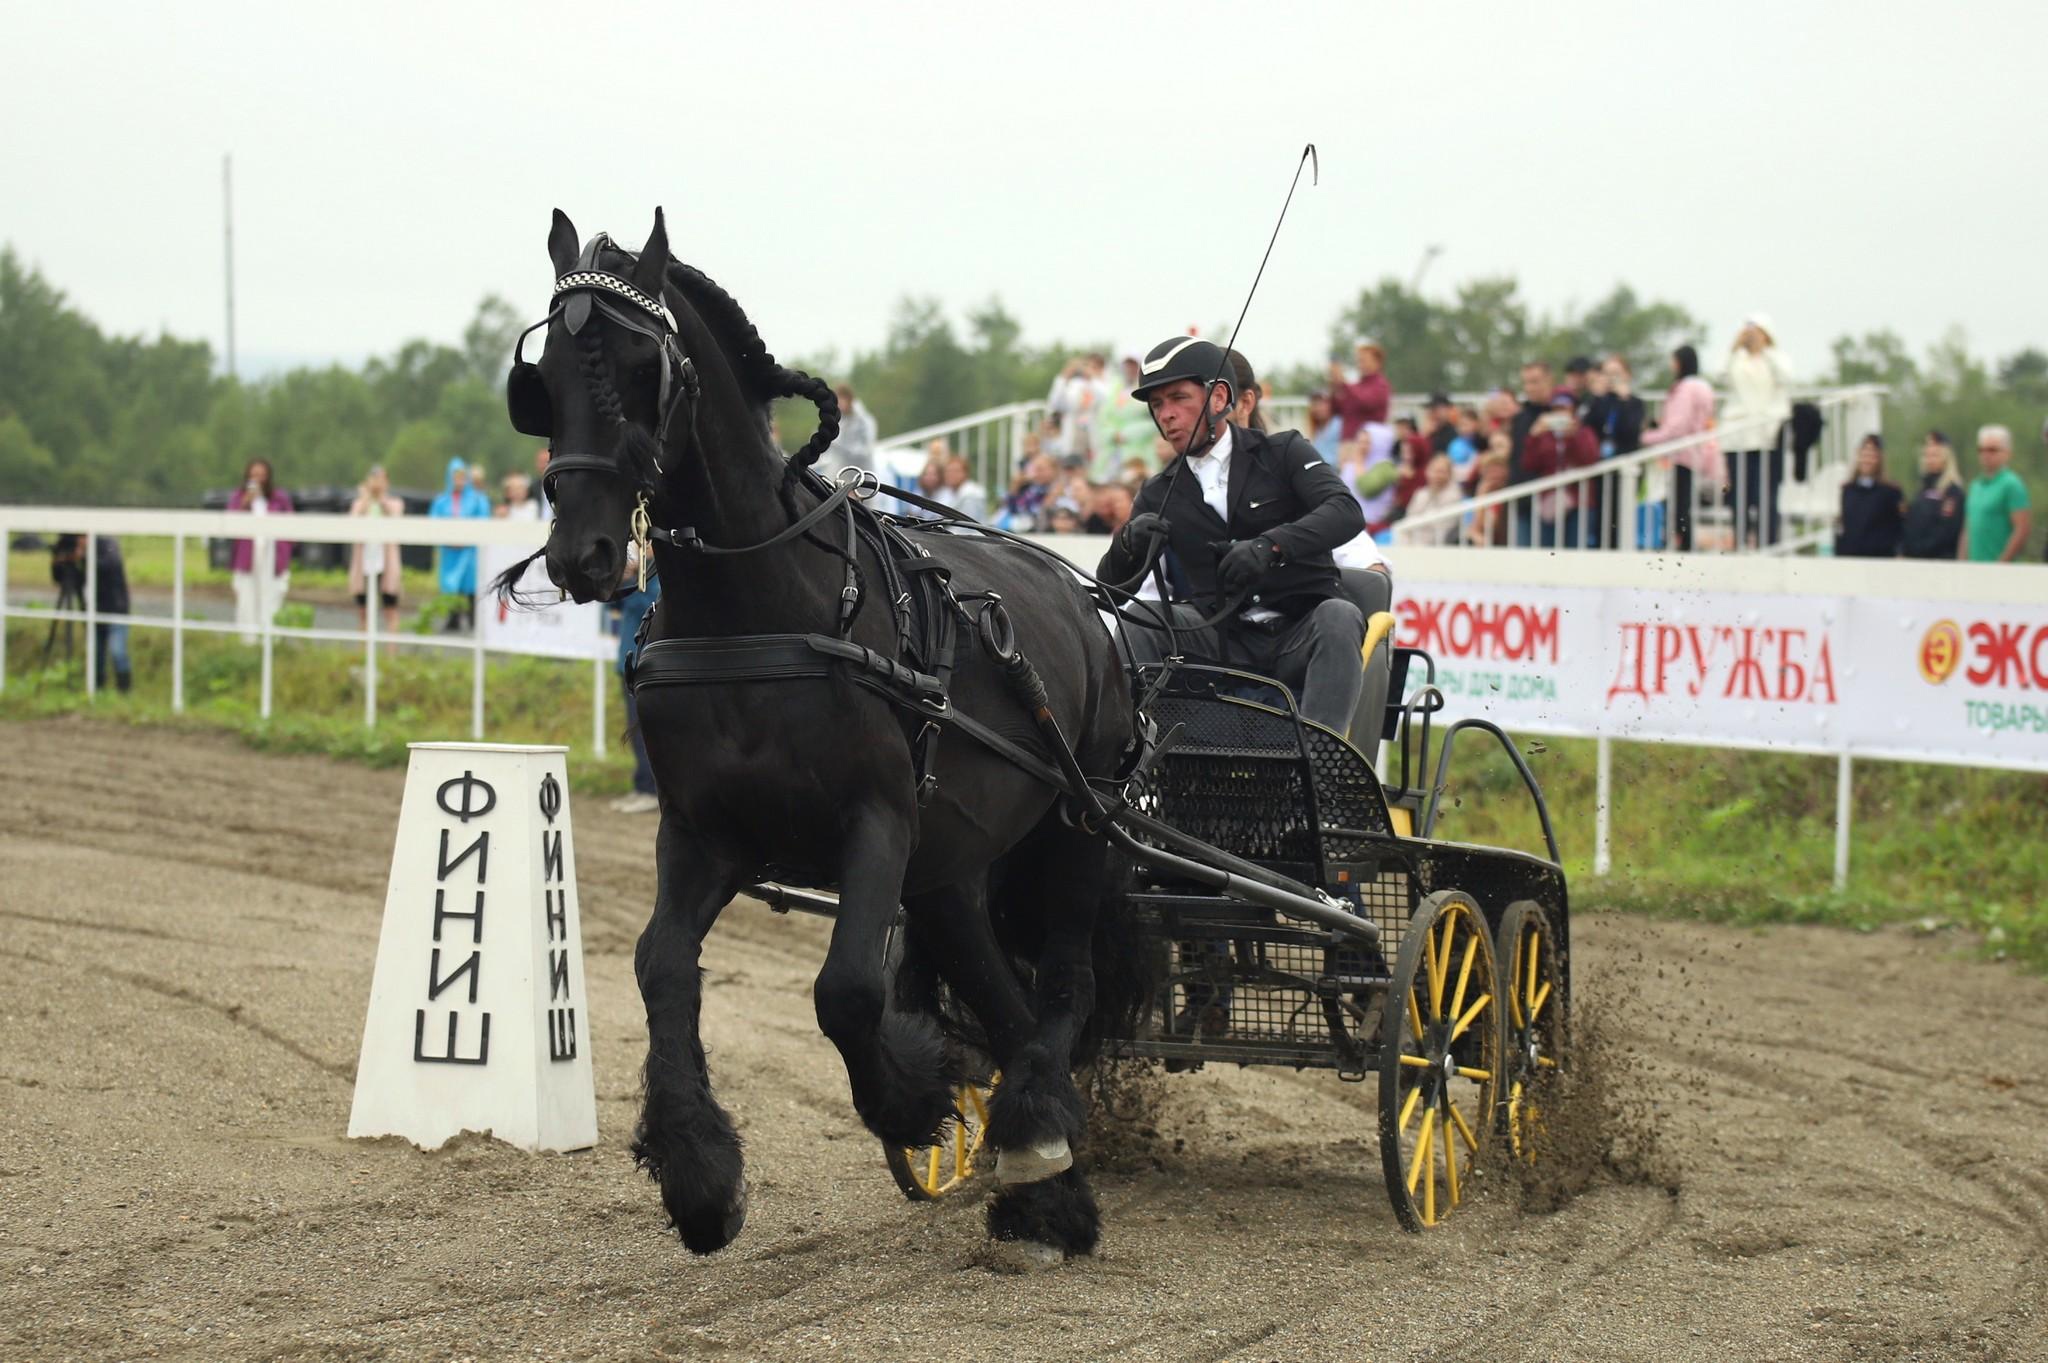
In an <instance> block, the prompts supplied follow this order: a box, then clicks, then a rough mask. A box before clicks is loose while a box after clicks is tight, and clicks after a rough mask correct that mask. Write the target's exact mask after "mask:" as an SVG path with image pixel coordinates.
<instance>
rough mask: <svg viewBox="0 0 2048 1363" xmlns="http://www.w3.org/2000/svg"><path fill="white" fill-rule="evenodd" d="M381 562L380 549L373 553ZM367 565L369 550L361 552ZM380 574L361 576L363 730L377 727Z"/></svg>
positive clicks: (381, 585)
mask: <svg viewBox="0 0 2048 1363" xmlns="http://www.w3.org/2000/svg"><path fill="white" fill-rule="evenodd" d="M377 557H378V562H379V563H380V564H381V563H382V562H383V550H382V549H379V550H378V551H377ZM369 564H370V550H369V549H368V548H367V547H365V549H364V550H363V566H364V567H365V568H367V567H368V566H369ZM383 586H384V577H383V574H382V573H369V572H366V573H364V574H363V727H364V728H365V729H374V728H376V727H377V613H378V612H379V611H380V610H382V609H383V606H384V593H383V591H382V590H381V588H382V587H383Z"/></svg>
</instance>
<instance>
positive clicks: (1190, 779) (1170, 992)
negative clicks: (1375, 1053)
mask: <svg viewBox="0 0 2048 1363" xmlns="http://www.w3.org/2000/svg"><path fill="white" fill-rule="evenodd" d="M1150 713H1151V715H1152V717H1153V718H1154V719H1155V720H1156V721H1157V722H1158V723H1159V725H1160V728H1161V730H1162V732H1170V733H1172V735H1173V736H1172V740H1171V742H1170V745H1169V747H1168V750H1167V752H1166V755H1165V756H1164V757H1163V758H1162V759H1161V760H1160V762H1159V763H1158V765H1157V766H1156V767H1155V768H1154V769H1153V771H1152V772H1151V774H1150V776H1149V777H1148V779H1147V782H1146V793H1145V795H1144V797H1143V799H1142V801H1141V807H1142V808H1144V810H1145V812H1146V813H1148V814H1151V815H1152V816H1153V817H1155V818H1157V819H1159V820H1160V821H1161V822H1163V823H1166V824H1169V825H1171V826H1172V827H1173V828H1174V829H1176V830H1178V831H1179V832H1182V833H1185V834H1187V835H1189V836H1191V837H1194V838H1198V839H1200V840H1202V841H1203V842H1206V843H1209V844H1210V845H1212V846H1214V847H1217V848H1220V849H1222V850H1224V851H1226V852H1229V853H1232V854H1233V855H1235V856H1239V857H1242V858H1244V859H1245V860H1247V861H1251V862H1255V863H1257V864H1258V865H1260V866H1263V867H1265V868H1266V869H1268V870H1270V871H1273V872H1275V873H1277V874H1279V875H1283V876H1286V877H1288V878H1289V879H1291V880H1295V881H1298V882H1301V883H1302V884H1305V885H1311V886H1315V887H1318V888H1320V889H1322V890H1323V891H1324V892H1325V893H1327V894H1329V895H1331V896H1332V897H1333V898H1336V899H1337V900H1339V901H1340V902H1342V903H1344V904H1346V905H1348V906H1350V907H1351V909H1352V911H1353V912H1355V913H1357V914H1358V915H1359V916H1360V918H1361V919H1364V920H1366V921H1367V922H1369V923H1370V924H1372V925H1373V926H1374V927H1376V928H1377V929H1378V930H1379V944H1378V945H1377V946H1374V945H1372V944H1370V943H1368V942H1365V941H1362V940H1360V938H1359V937H1357V936H1347V935H1345V934H1342V933H1338V932H1334V931H1331V930H1330V929H1328V928H1325V927H1322V926H1319V925H1316V924H1312V923H1308V922H1305V921H1303V920H1299V919H1295V918H1291V917H1289V916H1287V915H1285V914H1283V913H1279V912H1276V911H1274V910H1272V909H1267V908H1261V907H1259V906H1256V905H1251V904H1246V903H1244V902H1242V901H1240V900H1236V899H1231V898H1227V897H1223V896H1218V895H1215V894H1212V893H1210V892H1208V891H1206V890H1203V889H1200V888H1198V887H1194V886H1191V885H1187V884H1183V883H1177V882H1176V881H1175V880H1174V879H1173V878H1172V877H1171V875H1170V874H1160V873H1157V872H1154V871H1152V870H1150V869H1148V868H1143V867H1141V868H1140V870H1139V873H1138V883H1137V885H1136V886H1135V887H1134V889H1133V890H1132V892H1131V894H1130V896H1129V902H1130V907H1131V910H1132V912H1133V914H1134V915H1135V916H1136V918H1137V920H1138V922H1139V924H1140V927H1141V929H1142V930H1143V931H1144V932H1145V934H1146V936H1147V937H1148V938H1149V939H1150V941H1151V942H1152V944H1153V947H1152V949H1153V951H1154V952H1155V959H1154V962H1153V964H1154V966H1155V969H1156V971H1157V974H1158V977H1159V978H1160V980H1161V981H1162V983H1161V985H1160V987H1159V990H1158V992H1157V995H1156V998H1155V1000H1154V1003H1153V1006H1152V1009H1151V1011H1150V1014H1149V1017H1148V1019H1147V1025H1146V1026H1144V1027H1142V1028H1140V1029H1139V1034H1138V1035H1135V1036H1133V1037H1131V1038H1129V1039H1127V1041H1126V1042H1125V1044H1124V1045H1123V1047H1122V1048H1121V1049H1122V1050H1123V1052H1124V1053H1125V1054H1127V1055H1134V1056H1157V1057H1164V1058H1166V1059H1169V1060H1181V1061H1185V1060H1193V1059H1209V1060H1234V1061H1237V1062H1239V1063H1246V1064H1258V1063H1266V1064H1288V1065H1294V1066H1297V1067H1319V1068H1335V1069H1339V1070H1342V1071H1345V1072H1347V1073H1349V1072H1358V1073H1362V1072H1363V1070H1364V1069H1365V1068H1366V1066H1367V1065H1368V1064H1369V1059H1370V1050H1371V1046H1372V1040H1371V1038H1372V1036H1373V1035H1374V1032H1373V1027H1374V1026H1375V1025H1376V1024H1375V1023H1374V1021H1373V1019H1372V1018H1371V1017H1370V1016H1369V1002H1368V1000H1369V999H1370V997H1371V995H1373V994H1374V992H1375V991H1378V990H1381V989H1383V988H1384V986H1385V984H1386V981H1387V978H1388V960H1389V959H1390V957H1391V953H1392V952H1393V951H1395V950H1397V949H1398V947H1399V943H1400V936H1401V933H1402V931H1403V930H1404V929H1405V926H1406V924H1407V922H1408V919H1409V916H1410V914H1411V913H1412V912H1413V910H1414V907H1415V903H1416V896H1417V882H1416V878H1415V875H1414V867H1413V864H1412V861H1411V858H1410V856H1409V854H1408V852H1407V851H1406V850H1405V849H1404V848H1403V847H1401V845H1400V843H1399V841H1398V840H1397V839H1396V838H1395V837H1394V836H1393V832H1392V827H1391V822H1390V819H1389V817H1388V812H1387V804H1386V800H1385V798H1384V797H1383V796H1382V794H1381V792H1380V787H1379V781H1378V779H1377V778H1376V777H1375V776H1374V774H1373V772H1372V770H1371V768H1370V767H1369V766H1368V765H1367V764H1366V762H1365V759H1364V758H1363V757H1362V756H1361V755H1360V754H1359V753H1358V752H1357V750H1356V749H1354V748H1352V747H1351V746H1350V745H1349V744H1348V743H1346V742H1344V740H1342V739H1341V738H1339V737H1337V736H1336V735H1334V734H1331V733H1329V732H1328V731H1327V730H1323V729H1319V728H1317V727H1316V726H1314V725H1311V724H1307V723H1304V722H1303V721H1302V720H1301V719H1300V718H1299V716H1298V715H1296V714H1295V713H1294V709H1293V704H1292V701H1291V699H1290V698H1289V697H1288V696H1287V694H1286V693H1285V692H1284V691H1282V690H1280V689H1279V688H1278V687H1275V686H1273V684H1272V683H1270V682H1265V681H1262V680H1260V679H1258V678H1254V677H1250V676H1248V675H1245V674H1241V673H1232V672H1228V671H1225V670H1222V669H1210V668H1185V669H1182V670H1181V672H1179V673H1177V674H1176V676H1175V678H1174V681H1173V684H1172V685H1171V687H1170V688H1169V689H1168V690H1167V691H1166V692H1165V693H1164V694H1162V695H1160V696H1158V697H1156V698H1155V699H1154V700H1153V702H1152V705H1151V708H1150ZM1176 730H1177V732H1174V731H1176ZM1368 935H1369V934H1368Z"/></svg>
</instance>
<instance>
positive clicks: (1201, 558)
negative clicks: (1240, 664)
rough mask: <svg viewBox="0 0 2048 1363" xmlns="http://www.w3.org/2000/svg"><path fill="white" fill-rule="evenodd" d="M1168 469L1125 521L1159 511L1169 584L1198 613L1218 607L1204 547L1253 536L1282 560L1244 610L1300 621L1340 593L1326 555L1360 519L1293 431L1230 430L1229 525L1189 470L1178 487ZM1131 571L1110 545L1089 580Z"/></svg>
mask: <svg viewBox="0 0 2048 1363" xmlns="http://www.w3.org/2000/svg"><path fill="white" fill-rule="evenodd" d="M1202 457H1204V458H1206V457H1207V456H1202ZM1173 470H1174V464H1171V463H1169V464H1168V465H1167V466H1166V468H1165V470H1164V471H1163V472H1160V473H1156V474H1154V475H1152V477H1151V478H1150V479H1149V480H1148V481H1147V482H1146V484H1145V486H1144V487H1143V488H1142V489H1141V490H1140V491H1139V493H1138V502H1137V506H1136V507H1135V508H1133V510H1132V514H1133V515H1138V514H1140V513H1143V512H1146V511H1157V512H1159V513H1160V514H1161V515H1163V516H1164V517H1165V518H1166V522H1167V525H1168V526H1169V527H1170V531H1171V533H1170V534H1169V535H1168V536H1167V548H1168V550H1169V552H1170V553H1171V554H1172V556H1173V559H1174V567H1175V569H1176V571H1175V572H1174V578H1175V582H1176V585H1177V586H1178V587H1179V588H1180V589H1181V592H1184V593H1185V594H1186V595H1187V597H1188V598H1189V599H1191V600H1192V601H1194V602H1195V604H1196V605H1198V606H1200V607H1201V608H1202V609H1203V610H1204V611H1209V610H1214V609H1215V608H1216V607H1217V606H1218V605H1221V604H1222V598H1221V596H1220V595H1219V592H1218V588H1217V585H1216V561H1217V557H1218V555H1217V551H1216V550H1215V549H1213V548H1211V547H1210V546H1211V545H1212V544H1215V543H1218V542H1221V541H1233V542H1234V541H1237V540H1249V539H1256V538H1258V537H1259V536H1260V535H1264V536H1265V537H1266V538H1267V539H1269V540H1271V541H1272V542H1273V543H1274V544H1275V545H1276V546H1278V548H1279V550H1280V561H1279V562H1278V563H1276V564H1275V565H1274V566H1273V567H1272V568H1271V569H1270V570H1269V571H1268V572H1267V573H1266V575H1265V576H1264V577H1262V578H1260V579H1259V584H1258V587H1257V588H1256V590H1255V592H1254V594H1253V595H1252V597H1251V599H1250V601H1248V602H1247V603H1246V604H1247V605H1251V604H1258V605H1263V606H1270V607H1272V608H1273V609H1275V610H1278V611H1280V612H1281V613H1282V614H1286V615H1299V614H1301V613H1302V612H1303V611H1305V610H1307V609H1309V608H1310V607H1311V606H1313V605H1314V604H1315V603H1316V602H1318V601H1324V600H1328V599H1329V598H1332V597H1341V596H1342V595H1343V594H1344V593H1343V588H1342V587H1341V585H1340V581H1339V578H1338V575H1337V564H1336V562H1335V560H1333V559H1332V558H1331V557H1330V551H1331V550H1333V549H1335V548H1337V546H1339V545H1341V544H1348V543H1350V542H1351V541H1352V540H1354V539H1356V538H1358V536H1359V534H1360V533H1361V532H1362V531H1363V530H1364V529H1365V513H1364V512H1362V511H1360V510H1359V508H1358V502H1357V499H1355V498H1354V497H1352V495H1351V493H1350V491H1349V490H1348V489H1347V488H1346V487H1345V486H1344V480H1343V479H1342V478H1340V477H1338V475H1337V470H1336V469H1334V468H1332V467H1330V466H1329V465H1328V464H1326V463H1324V462H1323V457H1322V455H1320V454H1318V453H1317V452H1316V447H1315V446H1313V445H1311V444H1309V443H1308V441H1306V440H1304V439H1302V438H1301V437H1300V436H1299V435H1298V434H1296V433H1295V432H1293V431H1280V432H1277V433H1274V434H1267V433H1266V432H1263V431H1249V430H1246V429H1245V428H1244V427H1242V426H1232V427H1231V428H1230V484H1229V490H1228V506H1229V510H1230V519H1229V522H1228V523H1227V524H1226V523H1225V522H1224V521H1222V520H1220V519H1218V518H1217V515H1216V513H1215V512H1214V511H1213V510H1211V509H1210V507H1209V504H1208V503H1207V502H1205V501H1203V500H1202V484H1201V482H1200V481H1199V480H1198V479H1197V478H1196V477H1195V471H1194V470H1193V469H1189V470H1187V471H1186V472H1185V473H1183V474H1181V476H1180V477H1179V479H1177V480H1176V479H1175V478H1174V476H1173ZM1169 486H1171V487H1172V488H1173V500H1172V504H1171V505H1168V503H1167V488H1168V487H1169ZM1137 567H1138V565H1137V561H1136V560H1135V559H1133V558H1132V557H1131V556H1129V555H1127V554H1126V553H1125V552H1124V551H1123V549H1122V548H1121V547H1120V546H1119V545H1118V544H1117V543H1116V542H1115V541H1111V543H1110V549H1109V552H1108V553H1107V554H1104V555H1103V556H1102V563H1101V565H1100V566H1099V567H1098V568H1097V570H1096V573H1097V576H1099V577H1101V578H1102V579H1103V580H1104V581H1107V582H1122V581H1125V580H1128V579H1129V578H1130V576H1131V574H1132V573H1134V572H1136V571H1137ZM1176 594H1177V595H1178V594H1180V593H1179V592H1177V593H1176Z"/></svg>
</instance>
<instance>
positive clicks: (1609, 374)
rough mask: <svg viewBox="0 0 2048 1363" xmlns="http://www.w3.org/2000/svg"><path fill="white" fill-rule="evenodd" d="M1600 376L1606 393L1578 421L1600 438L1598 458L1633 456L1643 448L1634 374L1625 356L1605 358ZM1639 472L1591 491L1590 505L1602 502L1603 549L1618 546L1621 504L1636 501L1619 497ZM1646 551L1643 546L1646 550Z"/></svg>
mask: <svg viewBox="0 0 2048 1363" xmlns="http://www.w3.org/2000/svg"><path fill="white" fill-rule="evenodd" d="M1600 376H1601V378H1602V380H1604V384H1603V386H1604V387H1605V389H1606V391H1605V392H1603V393H1601V394H1599V395H1598V396H1597V397H1595V398H1594V399H1593V400H1592V401H1591V402H1590V403H1588V404H1587V405H1586V414H1585V416H1584V417H1583V418H1582V419H1583V420H1584V421H1585V423H1586V424H1587V425H1588V426H1591V427H1592V428H1593V434H1594V435H1596V436H1598V437H1599V438H1600V457H1601V458H1602V459H1613V458H1615V457H1616V456H1617V455H1623V454H1634V453H1635V452H1636V451H1637V450H1639V449H1641V448H1642V447H1643V417H1644V410H1645V409H1644V407H1643V400H1642V399H1641V398H1640V397H1637V396H1636V392H1635V371H1634V370H1633V369H1631V368H1630V367H1629V363H1628V359H1627V357H1626V356H1623V355H1620V354H1614V355H1609V356H1608V357H1607V358H1606V360H1605V361H1603V362H1602V363H1601V365H1600ZM1639 475H1640V470H1636V471H1631V472H1630V473H1628V474H1626V475H1623V476H1622V477H1620V478H1602V479H1601V480H1600V481H1599V483H1598V484H1597V485H1596V487H1595V489H1594V504H1595V505H1596V506H1597V505H1599V504H1600V503H1601V502H1602V501H1604V502H1605V503H1606V504H1607V505H1606V510H1605V512H1604V515H1605V518H1606V529H1605V531H1604V532H1603V533H1604V535H1605V538H1604V539H1603V540H1602V541H1601V543H1602V544H1606V545H1610V546H1612V545H1619V544H1621V543H1622V538H1621V508H1622V505H1623V504H1624V503H1629V504H1634V503H1635V502H1636V499H1635V498H1633V497H1629V496H1626V495H1624V494H1623V488H1624V485H1627V486H1633V485H1634V484H1635V483H1636V481H1637V479H1638V477H1639ZM1646 547H1647V546H1646Z"/></svg>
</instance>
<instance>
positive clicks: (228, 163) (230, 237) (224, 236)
mask: <svg viewBox="0 0 2048 1363" xmlns="http://www.w3.org/2000/svg"><path fill="white" fill-rule="evenodd" d="M234 175H235V158H234V157H232V156H223V157H221V158H220V215H221V217H220V220H221V234H220V235H221V250H222V255H223V258H224V262H225V265H226V279H227V313H228V335H227V342H228V344H227V352H228V355H227V359H228V377H229V378H233V377H235V179H234Z"/></svg>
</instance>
